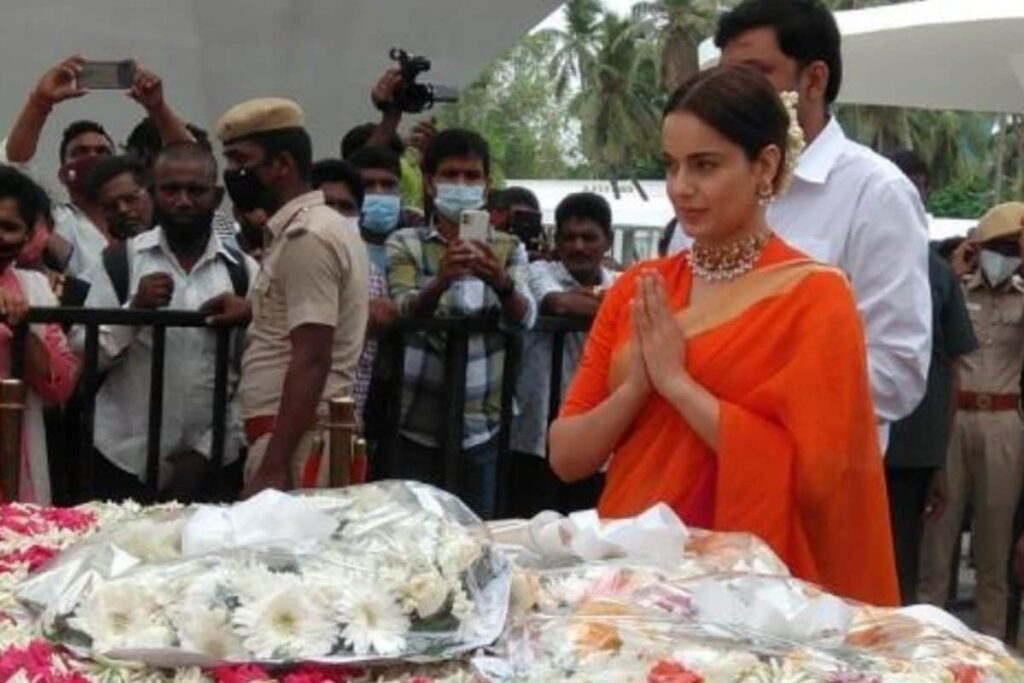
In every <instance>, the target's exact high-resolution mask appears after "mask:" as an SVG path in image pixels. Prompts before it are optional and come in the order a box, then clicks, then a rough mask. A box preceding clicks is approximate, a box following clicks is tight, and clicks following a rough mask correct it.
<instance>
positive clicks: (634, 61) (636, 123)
mask: <svg viewBox="0 0 1024 683" xmlns="http://www.w3.org/2000/svg"><path fill="white" fill-rule="evenodd" d="M638 26H639V25H638V24H637V22H635V21H632V20H631V19H628V18H621V17H618V16H617V15H615V14H612V13H605V14H604V16H603V18H602V20H601V23H600V26H599V28H598V32H597V37H598V42H597V51H596V53H595V55H594V60H593V63H592V64H591V68H590V69H589V71H588V74H587V75H588V78H587V80H586V81H584V82H583V86H582V88H581V90H580V92H579V94H578V95H577V96H576V97H575V98H574V100H573V102H572V104H571V107H572V110H573V111H574V112H575V113H576V114H577V115H578V116H579V118H580V121H581V123H582V136H581V138H582V139H581V142H582V148H583V152H584V155H585V156H586V157H587V159H588V161H589V162H590V164H591V166H592V167H593V169H594V170H595V171H596V172H597V173H599V174H604V175H607V176H608V177H609V178H610V179H611V181H612V187H613V191H614V192H615V193H616V196H617V195H618V191H619V189H618V180H619V179H620V178H629V179H630V180H631V181H633V184H634V186H635V187H636V188H637V192H638V193H639V194H640V195H641V196H644V193H643V190H642V189H640V183H639V182H637V180H636V172H635V169H636V168H637V167H638V166H640V165H641V164H642V163H643V162H646V161H649V160H650V159H651V158H652V157H654V156H655V155H656V153H657V141H658V130H659V121H658V119H659V117H658V111H659V102H660V100H661V96H660V94H659V93H658V89H657V74H656V71H657V54H656V52H655V50H653V49H652V48H653V42H652V41H650V40H643V39H642V36H639V35H638Z"/></svg>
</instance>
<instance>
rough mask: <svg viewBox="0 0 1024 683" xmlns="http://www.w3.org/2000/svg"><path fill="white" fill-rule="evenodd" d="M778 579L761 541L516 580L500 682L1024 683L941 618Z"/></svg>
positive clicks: (975, 639) (737, 539)
mask: <svg viewBox="0 0 1024 683" xmlns="http://www.w3.org/2000/svg"><path fill="white" fill-rule="evenodd" d="M777 566H778V560H777V559H775V558H774V556H773V554H772V553H771V551H770V549H768V547H767V546H765V545H763V544H761V543H760V542H758V541H756V539H751V538H750V537H748V536H742V535H733V534H703V533H696V534H694V535H693V536H691V537H690V539H689V540H688V542H687V546H686V552H685V554H684V555H683V556H682V557H681V558H679V559H678V560H677V561H674V562H672V563H659V562H651V561H644V560H643V559H642V558H628V557H627V558H618V559H609V560H604V561H597V562H588V563H584V564H577V565H570V566H561V567H556V568H548V569H544V568H542V569H529V570H527V569H517V571H516V575H515V577H514V578H513V607H512V611H511V616H510V620H509V624H508V626H507V627H506V629H505V632H504V634H503V635H502V638H501V640H500V641H499V642H498V644H497V645H496V646H495V647H494V648H493V652H494V658H493V659H492V660H490V667H489V670H490V671H492V672H494V675H492V676H491V677H492V678H494V679H498V680H503V681H515V682H517V683H523V682H528V683H548V682H549V681H551V682H553V681H576V682H580V683H582V682H589V681H592V682H594V683H597V682H598V681H600V682H602V683H634V682H638V683H644V682H646V683H1011V682H1018V681H1024V662H1021V661H1020V660H1017V659H1015V658H1014V657H1012V656H1011V655H1010V654H1008V653H1007V651H1006V649H1005V647H1004V646H1003V645H1002V643H1000V642H998V641H996V640H994V639H990V638H986V637H984V636H980V635H978V634H976V633H973V632H971V631H970V630H969V629H967V628H966V627H965V626H963V624H961V623H960V622H959V621H957V620H956V619H955V618H953V617H951V616H950V615H948V614H946V613H944V612H942V611H941V610H938V609H936V608H932V607H925V606H916V607H911V608H906V609H902V610H893V609H880V608H871V607H866V606H862V605H856V604H852V603H848V602H846V601H844V600H841V599H839V598H837V597H835V596H832V595H829V594H827V593H824V592H823V591H822V590H821V589H819V588H817V587H814V586H811V585H809V584H806V583H804V582H802V581H799V580H796V579H793V578H792V577H790V576H788V575H787V574H786V573H785V572H784V571H775V570H774V569H771V568H772V567H777ZM755 567H756V568H759V569H760V570H761V571H760V572H759V571H751V569H752V568H755ZM764 569H770V572H769V573H764V571H763V570H764Z"/></svg>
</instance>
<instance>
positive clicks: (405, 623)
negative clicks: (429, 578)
mask: <svg viewBox="0 0 1024 683" xmlns="http://www.w3.org/2000/svg"><path fill="white" fill-rule="evenodd" d="M337 607H338V615H339V617H340V618H341V620H342V621H343V622H344V623H345V628H343V629H342V631H341V637H342V639H343V640H344V641H345V644H346V645H348V646H349V647H350V648H352V651H353V652H355V653H356V654H357V655H366V654H370V653H371V652H373V653H376V654H379V655H395V654H398V653H400V652H401V651H402V648H404V647H405V636H406V634H407V633H408V632H409V618H408V617H407V616H406V615H405V613H403V612H402V608H401V607H399V606H398V603H396V602H395V601H394V600H392V599H391V597H389V596H388V595H387V594H386V592H385V591H381V590H378V589H377V588H376V587H371V588H367V589H364V590H356V589H353V590H351V591H349V594H348V596H347V597H346V598H345V599H344V600H343V601H342V602H341V603H339V604H338V606H337Z"/></svg>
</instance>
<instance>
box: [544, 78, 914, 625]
mask: <svg viewBox="0 0 1024 683" xmlns="http://www.w3.org/2000/svg"><path fill="white" fill-rule="evenodd" d="M666 112H667V113H666V116H665V120H664V123H663V128H662V148H663V152H664V156H665V163H666V176H667V183H668V194H669V198H670V199H671V201H672V203H673V207H674V208H675V211H676V215H677V217H678V218H679V220H680V225H681V226H685V228H686V230H687V232H688V234H689V235H690V236H691V237H692V238H693V239H694V246H693V247H692V249H690V250H688V251H686V252H683V253H682V254H680V255H678V256H675V257H672V258H668V259H663V260H660V261H655V262H652V263H646V264H641V265H640V266H638V267H635V268H634V269H632V270H631V271H630V272H628V273H626V274H625V275H624V276H623V277H622V278H620V280H619V281H618V282H617V283H616V285H615V286H614V287H613V288H612V290H611V291H610V292H609V293H608V294H607V296H606V298H605V301H604V302H603V304H602V306H601V309H600V311H599V313H598V316H597V318H596V320H595V322H594V326H593V328H592V330H591V333H590V336H589V338H588V342H587V346H586V349H585V351H584V355H583V359H582V361H581V364H580V367H579V369H578V371H577V375H576V377H575V379H574V381H573V384H572V386H571V388H570V390H569V393H568V395H567V397H566V400H565V404H564V406H563V409H562V415H561V416H560V417H559V419H558V420H557V421H556V422H555V423H554V425H553V426H552V429H551V465H552V467H553V469H554V470H555V472H556V473H558V474H559V475H560V476H561V477H562V478H563V479H566V480H570V481H571V480H576V479H580V478H583V477H585V476H589V475H590V474H591V473H593V472H594V471H596V470H598V469H599V468H600V467H602V466H603V465H604V464H605V463H606V462H608V459H609V457H611V461H610V463H609V464H608V471H607V483H606V485H605V490H604V493H603V495H602V498H601V501H600V504H599V507H598V509H599V512H600V513H601V515H602V516H605V517H622V516H629V515H634V514H637V513H639V512H641V511H642V510H644V509H646V508H647V507H649V506H650V505H653V504H654V503H657V502H665V503H668V504H669V505H671V506H672V507H673V508H674V509H675V510H676V512H677V513H679V515H680V517H681V518H682V519H683V520H684V521H685V522H687V523H688V524H691V525H695V526H700V527H704V528H709V529H715V530H720V531H742V532H749V533H754V534H757V535H758V536H760V537H761V538H762V539H763V540H765V541H766V542H767V543H768V544H769V545H770V546H771V547H772V548H773V549H774V550H775V551H776V552H777V553H778V554H779V556H780V557H781V558H782V559H783V560H784V561H785V562H786V564H787V565H788V566H789V568H790V569H791V570H792V572H793V573H794V575H796V576H798V577H800V578H802V579H805V580H808V581H811V582H815V583H818V584H821V585H822V586H824V587H825V588H826V589H828V590H829V591H831V592H833V593H835V594H837V595H840V596H843V597H847V598H851V599H855V600H860V601H863V602H868V603H871V604H876V605H896V604H898V601H899V596H898V589H897V584H896V573H895V566H894V561H893V550H892V540H891V537H890V532H889V525H888V521H887V520H888V507H887V501H886V493H885V479H884V474H883V466H882V457H881V454H880V452H879V446H878V436H877V429H876V426H875V422H874V413H873V410H872V405H871V398H870V393H869V388H868V375H867V359H866V351H865V345H864V333H863V329H862V325H861V321H860V318H859V316H858V313H857V311H856V308H855V304H854V300H853V297H852V294H851V292H850V288H849V285H848V284H847V281H846V279H845V277H844V276H843V275H842V274H841V273H840V272H838V271H835V270H833V269H831V268H827V267H825V266H821V265H818V264H816V263H814V262H813V261H811V260H810V259H809V258H807V257H806V256H804V255H803V254H801V253H799V252H798V251H796V250H794V249H792V248H791V247H789V246H788V245H786V244H785V243H784V242H783V241H782V240H780V239H779V238H777V237H775V236H773V235H771V232H770V228H769V226H768V225H767V224H766V222H765V213H764V200H765V199H767V198H768V197H770V196H771V195H773V194H774V193H775V192H776V191H778V189H779V188H780V185H781V184H782V182H783V179H784V175H785V170H784V169H785V157H786V151H785V150H786V138H787V129H788V127H789V121H788V115H787V113H786V110H785V108H784V107H783V105H782V103H781V101H780V100H779V98H778V95H777V94H776V93H775V92H774V90H773V89H772V87H771V85H770V84H769V83H768V81H767V80H766V79H765V78H764V76H762V75H761V74H760V73H758V72H756V71H754V70H752V69H750V68H748V67H721V68H716V69H711V70H709V71H705V72H703V73H701V74H699V75H697V76H695V77H694V78H693V79H691V80H690V81H689V82H688V83H686V84H684V85H683V86H682V87H681V88H680V89H679V90H678V91H677V92H676V93H675V94H674V95H673V97H672V98H671V100H670V102H669V106H668V107H667V109H666ZM612 456H613V457H612Z"/></svg>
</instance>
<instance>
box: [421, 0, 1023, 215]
mask: <svg viewBox="0 0 1024 683" xmlns="http://www.w3.org/2000/svg"><path fill="white" fill-rule="evenodd" d="M736 1H737V0H649V1H646V2H640V3H638V4H637V5H635V6H634V9H633V12H632V14H631V15H630V16H627V17H620V16H617V15H615V14H613V13H610V12H607V11H605V10H604V8H603V6H602V3H601V0H569V1H568V2H567V3H566V5H565V14H564V16H565V19H564V22H563V24H562V26H561V27H560V28H558V29H555V30H548V31H543V32H540V33H534V34H531V35H529V36H526V37H524V38H523V40H522V41H520V43H519V44H518V45H517V46H516V47H515V48H514V49H512V50H511V51H510V52H508V53H507V54H505V55H503V56H502V57H500V58H499V59H497V60H496V61H495V62H494V63H493V64H491V65H490V66H489V67H488V68H487V69H485V70H484V72H483V73H482V74H481V75H480V77H479V78H478V79H477V81H476V82H475V83H474V84H473V85H472V86H470V87H469V88H468V89H466V90H465V91H464V93H463V97H462V100H461V101H460V102H459V103H458V104H456V105H449V106H446V107H444V108H443V109H442V110H441V111H440V114H439V119H440V123H441V125H443V126H456V125H457V126H464V127H468V128H472V129H475V130H478V131H480V132H481V133H482V134H483V135H484V136H485V137H486V138H487V139H488V141H489V142H490V144H491V146H492V152H493V155H494V159H495V164H494V167H495V174H494V175H495V180H496V181H497V182H499V183H500V182H501V181H502V180H503V179H504V178H512V177H516V178H572V179H589V178H608V179H611V180H613V181H618V180H623V181H628V180H637V179H655V178H660V177H662V172H661V169H660V162H659V129H660V111H661V107H662V105H663V103H664V100H665V93H666V91H668V90H670V89H671V88H673V87H675V86H676V85H678V84H679V83H680V82H681V81H683V80H685V79H686V78H687V77H688V76H690V75H691V74H692V73H694V72H695V70H696V69H697V56H696V52H697V47H698V46H699V44H700V42H701V41H702V40H703V39H704V38H705V37H707V36H709V35H711V33H712V32H713V31H714V26H715V23H716V21H717V16H718V12H719V11H722V10H723V9H727V8H729V7H731V6H733V5H734V4H735V3H736ZM892 1H893V0H826V2H827V4H829V6H830V7H832V8H833V9H836V10H840V9H858V8H863V7H870V6H875V5H882V4H890V3H891V2H892ZM837 116H838V117H839V120H840V122H841V123H842V124H843V127H844V129H845V130H846V132H847V134H848V135H849V136H850V137H852V138H853V139H856V140H858V141H860V142H862V143H863V144H866V145H868V146H870V147H872V148H873V149H875V150H876V151H879V152H881V153H889V152H892V151H895V150H896V149H902V148H910V149H912V150H914V151H915V152H917V153H918V154H919V155H920V156H921V157H922V158H923V159H924V161H925V162H926V163H927V164H928V165H929V167H930V168H931V171H932V187H933V193H932V197H931V201H930V208H931V210H932V211H933V212H934V213H936V214H937V215H943V216H966V217H973V216H977V215H979V214H980V213H982V212H983V211H984V209H986V208H988V207H989V206H991V204H992V203H994V202H996V201H999V200H1004V199H1007V198H1013V197H1021V196H1024V118H1022V117H1020V116H1016V117H1010V118H1008V119H1007V120H1006V124H1005V125H1000V122H1001V121H1003V120H1004V119H1003V117H994V116H992V115H986V114H977V113H966V112H951V111H938V112H937V111H924V110H915V109H904V108H898V107H875V106H851V105H842V106H840V107H838V108H837Z"/></svg>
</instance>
